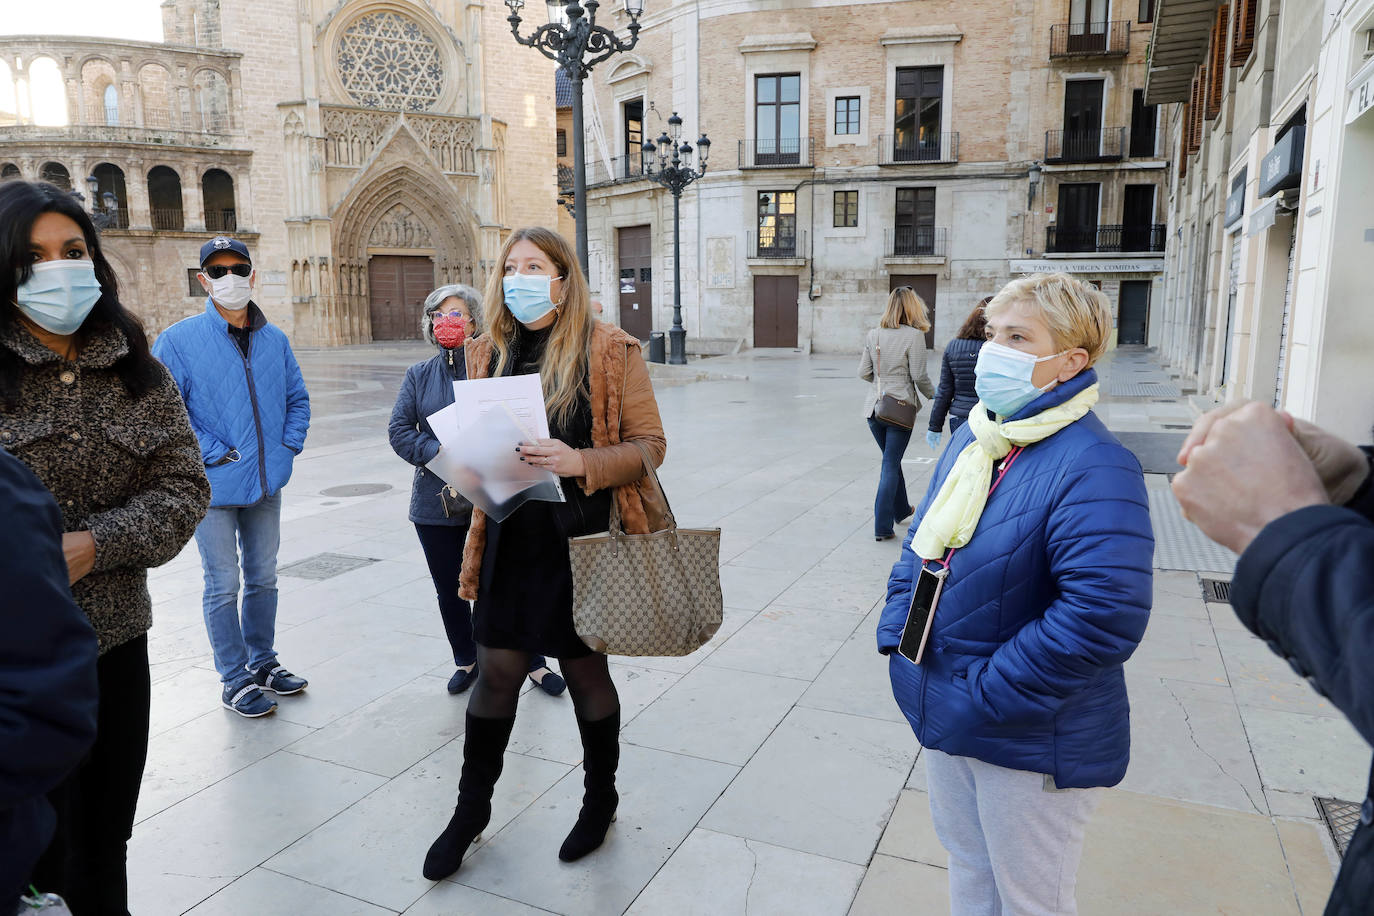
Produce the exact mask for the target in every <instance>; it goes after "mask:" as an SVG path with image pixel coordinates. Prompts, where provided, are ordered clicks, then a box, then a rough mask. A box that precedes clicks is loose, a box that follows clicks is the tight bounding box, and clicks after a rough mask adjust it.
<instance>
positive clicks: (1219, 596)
mask: <svg viewBox="0 0 1374 916" xmlns="http://www.w3.org/2000/svg"><path fill="white" fill-rule="evenodd" d="M1198 581H1199V582H1201V583H1202V600H1203V601H1211V602H1213V603H1215V604H1230V603H1231V583H1230V582H1227V581H1226V580H1225V579H1206V578H1203V577H1202V576H1198Z"/></svg>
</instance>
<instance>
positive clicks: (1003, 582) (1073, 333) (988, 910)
mask: <svg viewBox="0 0 1374 916" xmlns="http://www.w3.org/2000/svg"><path fill="white" fill-rule="evenodd" d="M987 322H988V327H987V330H988V342H987V343H986V344H985V345H984V346H983V348H982V350H981V352H980V354H979V358H978V371H977V376H978V378H977V388H978V395H979V398H980V401H979V404H978V405H976V406H975V408H974V409H973V411H971V412H970V414H969V421H968V423H966V424H965V425H964V426H963V427H961V428H960V429H959V431H958V432H957V433H955V434H954V436H953V439H952V440H951V442H950V445H949V447H948V448H947V449H946V450H945V452H944V454H943V455H942V456H941V459H940V462H939V464H938V465H937V467H936V470H935V475H934V478H933V479H932V481H931V484H930V488H929V490H928V492H927V494H926V497H925V499H924V500H923V501H922V503H921V505H920V507H919V508H918V509H917V512H916V516H915V519H914V520H913V527H912V529H911V531H910V532H909V533H908V535H907V538H906V540H905V542H904V545H903V549H902V553H901V557H900V559H899V560H898V561H897V563H896V565H895V566H894V567H893V570H892V575H891V577H890V579H889V582H888V588H887V601H886V606H885V607H884V609H883V613H882V617H881V620H880V623H879V626H878V649H879V651H880V652H883V653H885V654H890V661H889V672H890V677H891V680H892V689H893V693H894V695H895V697H896V699H897V703H898V705H899V706H900V707H901V709H902V712H903V713H904V714H905V715H906V717H907V719H908V721H910V723H911V726H912V728H913V730H914V731H915V733H916V737H917V738H918V740H919V741H920V743H921V745H922V746H923V747H924V748H926V751H925V757H926V761H927V776H928V780H929V789H930V806H931V814H932V817H933V820H934V823H935V829H936V833H937V835H938V836H939V838H940V842H941V843H942V844H943V845H944V846H945V848H946V849H947V850H948V851H949V855H950V862H949V882H950V897H951V903H952V911H953V913H955V914H963V916H970V914H979V916H983V914H989V916H990V914H994V913H1035V914H1072V913H1075V912H1076V907H1075V903H1074V888H1075V884H1076V875H1077V868H1078V861H1079V858H1080V855H1081V852H1082V844H1083V833H1084V830H1085V827H1086V824H1087V820H1088V817H1089V816H1090V814H1091V812H1092V810H1093V808H1094V807H1095V804H1096V800H1097V795H1098V792H1097V789H1098V787H1102V786H1112V785H1115V784H1117V783H1118V782H1120V781H1121V779H1122V778H1123V777H1124V776H1125V774H1126V765H1127V761H1128V759H1129V754H1130V725H1129V712H1130V707H1129V704H1128V702H1127V697H1126V681H1125V678H1124V676H1123V672H1122V664H1123V663H1124V662H1125V661H1126V659H1127V658H1129V657H1130V655H1131V653H1132V652H1134V651H1135V648H1136V646H1137V645H1138V644H1139V642H1140V639H1141V637H1142V636H1143V635H1144V633H1145V626H1146V623H1147V621H1148V618H1149V612H1150V606H1151V603H1152V600H1153V592H1152V572H1151V570H1152V564H1153V551H1154V538H1153V533H1152V531H1151V526H1150V516H1149V502H1148V500H1147V498H1146V492H1145V483H1144V476H1143V474H1142V473H1141V470H1140V465H1139V463H1138V462H1137V461H1136V459H1135V456H1134V455H1132V454H1131V453H1130V452H1129V451H1127V450H1126V449H1125V448H1124V447H1123V446H1122V445H1121V444H1120V443H1119V442H1118V441H1117V440H1116V438H1115V437H1113V436H1112V434H1111V433H1110V432H1108V431H1107V429H1106V428H1105V427H1104V426H1103V425H1102V423H1101V421H1100V420H1098V418H1097V417H1096V416H1095V415H1094V414H1093V413H1092V412H1091V407H1092V405H1093V404H1094V403H1095V402H1096V400H1097V374H1096V373H1095V372H1094V371H1093V370H1092V368H1091V366H1092V364H1093V363H1094V362H1095V361H1096V360H1097V358H1098V357H1100V356H1101V355H1102V353H1103V351H1104V350H1105V349H1106V346H1107V336H1108V334H1110V333H1111V328H1112V323H1111V313H1110V311H1109V309H1108V307H1107V303H1106V299H1105V297H1104V296H1103V295H1102V294H1101V293H1100V292H1098V291H1096V290H1094V289H1092V288H1091V287H1090V286H1088V285H1087V284H1084V283H1082V282H1080V281H1078V280H1074V279H1072V278H1070V277H1067V276H1064V275H1062V274H1058V275H1049V276H1044V277H1034V278H1028V279H1024V280H1017V281H1013V282H1012V283H1010V284H1008V286H1007V287H1006V288H1005V289H1003V291H1002V292H1001V293H999V294H998V295H997V296H996V297H994V299H993V301H992V302H991V303H990V304H989V305H988V306H987ZM990 414H992V416H990ZM990 490H991V492H990ZM951 551H952V555H951ZM922 567H925V568H927V569H929V570H931V571H932V572H935V571H940V570H944V571H945V572H944V574H945V575H946V578H945V580H944V585H943V591H942V593H941V595H940V597H939V600H938V603H937V605H936V608H935V612H934V615H933V623H932V626H931V629H930V632H929V636H928V640H927V643H926V646H925V649H924V652H923V653H922V654H921V655H920V656H919V664H915V663H913V662H912V661H911V660H910V659H908V658H907V657H906V656H905V655H903V654H901V653H899V652H896V651H894V650H896V649H897V648H898V646H899V644H902V631H903V627H904V625H905V624H906V621H907V619H908V610H909V608H910V606H911V603H912V591H913V580H914V579H915V578H917V576H918V574H919V571H920V570H921V568H922ZM915 635H916V637H917V638H916V640H915V643H917V644H919V637H920V633H919V632H917V633H916V634H915ZM909 654H914V653H909Z"/></svg>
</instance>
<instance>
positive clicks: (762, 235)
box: [748, 227, 806, 258]
mask: <svg viewBox="0 0 1374 916" xmlns="http://www.w3.org/2000/svg"><path fill="white" fill-rule="evenodd" d="M748 235H749V257H751V258H804V257H806V230H804V229H803V230H802V231H801V232H798V231H796V230H795V229H793V228H790V227H784V228H765V229H760V230H759V231H758V232H750V233H749V234H748Z"/></svg>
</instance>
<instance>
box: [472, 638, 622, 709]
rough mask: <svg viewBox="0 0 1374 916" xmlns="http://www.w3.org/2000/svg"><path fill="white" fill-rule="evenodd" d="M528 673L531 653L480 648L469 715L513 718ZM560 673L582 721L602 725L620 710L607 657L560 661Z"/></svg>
mask: <svg viewBox="0 0 1374 916" xmlns="http://www.w3.org/2000/svg"><path fill="white" fill-rule="evenodd" d="M529 670H530V653H528V652H521V651H520V650H518V649H493V648H490V647H488V646H483V645H480V644H479V645H478V646H477V683H476V684H475V685H473V688H472V697H471V699H469V700H468V712H469V713H471V714H472V715H474V716H477V717H478V718H481V719H508V718H510V717H512V716H514V715H515V706H516V703H517V701H518V700H519V699H520V689H521V688H522V687H523V686H524V685H525V675H526V674H527V673H528V672H529ZM558 670H559V671H560V672H562V674H563V678H564V680H566V681H567V682H568V693H569V694H571V695H572V701H573V708H574V709H576V710H577V716H578V718H579V719H582V720H583V721H584V722H599V721H600V720H602V719H604V718H606V717H607V716H612V715H615V713H616V712H617V711H618V710H619V709H620V697H619V696H618V695H617V694H616V692H615V683H614V682H613V681H612V680H611V669H610V667H609V666H608V665H607V664H606V656H604V655H600V654H598V653H595V652H593V653H592V654H591V655H584V656H582V657H581V658H560V659H559V660H558Z"/></svg>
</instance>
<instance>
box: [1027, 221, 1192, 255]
mask: <svg viewBox="0 0 1374 916" xmlns="http://www.w3.org/2000/svg"><path fill="white" fill-rule="evenodd" d="M1168 228H1169V227H1168V226H1166V225H1165V224H1164V223H1155V224H1153V225H1148V224H1147V225H1138V226H1136V225H1132V226H1119V225H1118V226H1096V227H1094V226H1050V227H1048V228H1047V229H1046V230H1045V251H1046V252H1049V253H1052V254H1065V253H1070V252H1089V253H1096V254H1121V253H1123V252H1162V251H1164V242H1165V241H1166V239H1167V237H1168Z"/></svg>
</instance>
